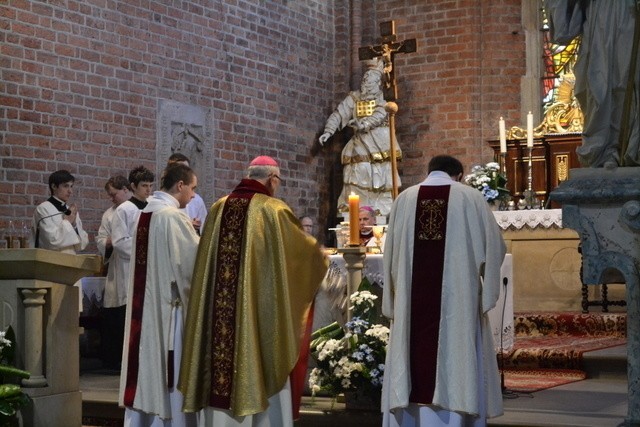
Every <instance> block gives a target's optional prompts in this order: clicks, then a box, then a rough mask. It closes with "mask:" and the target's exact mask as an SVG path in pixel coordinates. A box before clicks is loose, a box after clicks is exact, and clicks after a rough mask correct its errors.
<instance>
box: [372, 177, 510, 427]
mask: <svg viewBox="0 0 640 427" xmlns="http://www.w3.org/2000/svg"><path fill="white" fill-rule="evenodd" d="M420 185H450V186H451V189H450V194H449V207H448V211H447V232H446V233H447V234H446V242H445V254H444V256H445V261H444V270H443V283H442V296H441V304H442V315H441V318H440V327H439V338H438V349H437V366H436V386H435V393H434V397H433V405H420V406H418V405H415V404H411V403H410V402H409V395H410V393H411V373H410V363H409V361H410V354H411V349H410V348H409V343H410V319H411V313H410V310H409V309H408V308H410V307H411V302H410V299H411V280H412V271H413V244H414V225H415V215H416V203H417V198H418V192H419V189H420ZM420 185H416V186H413V187H410V188H408V189H407V190H405V191H403V192H402V193H401V194H400V195H399V196H398V198H397V199H396V201H395V202H394V205H393V207H392V210H391V215H390V221H389V227H388V229H387V234H388V235H387V239H386V242H385V252H384V264H385V280H384V283H385V286H384V295H383V301H382V310H383V314H384V315H385V316H387V317H389V318H390V319H391V321H392V324H391V334H390V339H389V347H388V350H387V359H386V366H385V376H384V384H383V392H382V410H383V412H384V413H385V417H384V423H383V425H385V426H394V425H402V426H411V425H415V426H429V427H431V426H437V425H447V426H450V425H474V423H479V424H480V425H483V424H484V417H485V416H486V417H494V416H498V415H501V414H502V411H503V408H502V393H501V389H500V378H499V375H498V366H497V362H496V356H495V352H494V349H493V342H492V336H491V329H490V325H489V320H488V317H487V312H488V311H489V310H490V309H491V308H492V307H493V306H494V305H495V303H496V301H497V299H498V295H499V293H500V266H501V264H502V259H503V258H504V254H505V245H504V241H503V239H502V236H501V234H500V229H499V228H498V226H497V224H496V221H495V219H494V217H493V214H492V212H491V210H490V209H489V207H488V205H487V202H486V201H485V200H484V198H483V197H482V195H481V193H480V192H479V191H478V190H476V189H474V188H471V187H469V186H466V185H464V184H461V183H458V182H455V181H453V180H452V179H451V178H450V177H449V176H448V175H447V174H446V173H443V172H433V173H431V174H430V175H429V177H428V178H427V179H426V180H425V181H424V182H422V183H421V184H420ZM483 264H485V275H484V283H482V282H481V279H480V269H481V266H482V265H483ZM412 414H413V415H412ZM438 420H439V421H438Z"/></svg>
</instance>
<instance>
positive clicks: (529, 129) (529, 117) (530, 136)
mask: <svg viewBox="0 0 640 427" xmlns="http://www.w3.org/2000/svg"><path fill="white" fill-rule="evenodd" d="M527 147H533V114H531V111H529V114H527Z"/></svg>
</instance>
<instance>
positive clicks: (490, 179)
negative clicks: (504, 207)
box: [464, 162, 509, 203]
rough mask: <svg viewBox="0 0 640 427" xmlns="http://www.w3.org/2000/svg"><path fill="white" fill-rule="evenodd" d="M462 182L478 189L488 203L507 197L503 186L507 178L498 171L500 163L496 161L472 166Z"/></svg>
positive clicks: (507, 192) (507, 191) (507, 193)
mask: <svg viewBox="0 0 640 427" xmlns="http://www.w3.org/2000/svg"><path fill="white" fill-rule="evenodd" d="M464 183H465V184H467V185H470V186H471V187H473V188H475V189H477V190H479V191H480V192H481V193H482V195H483V196H484V198H485V200H486V201H487V202H489V203H495V202H496V201H502V200H506V199H507V198H508V197H509V190H507V189H506V187H505V185H506V184H507V179H506V178H505V176H504V175H502V173H501V172H500V165H499V164H498V163H496V162H489V163H487V164H486V165H484V166H482V165H475V166H473V167H472V168H471V173H470V174H468V175H466V176H465V177H464Z"/></svg>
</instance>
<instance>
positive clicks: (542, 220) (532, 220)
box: [493, 209, 562, 230]
mask: <svg viewBox="0 0 640 427" xmlns="http://www.w3.org/2000/svg"><path fill="white" fill-rule="evenodd" d="M493 214H494V216H495V217H496V221H497V222H498V225H499V226H500V228H502V229H503V230H508V229H509V228H511V229H515V230H521V229H522V228H524V227H525V226H526V227H529V228H532V229H533V228H562V209H531V210H521V211H494V212H493Z"/></svg>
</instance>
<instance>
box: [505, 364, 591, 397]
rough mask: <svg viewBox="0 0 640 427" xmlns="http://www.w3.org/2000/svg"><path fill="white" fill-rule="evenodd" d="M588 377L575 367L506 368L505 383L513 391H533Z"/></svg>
mask: <svg viewBox="0 0 640 427" xmlns="http://www.w3.org/2000/svg"><path fill="white" fill-rule="evenodd" d="M586 377H587V374H586V372H584V371H580V370H575V369H533V370H529V369H505V375H504V385H505V387H506V388H507V389H508V390H511V391H518V392H523V393H532V392H534V391H540V390H545V389H547V388H552V387H557V386H559V385H563V384H569V383H572V382H574V381H580V380H584V379H585V378H586Z"/></svg>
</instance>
